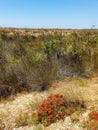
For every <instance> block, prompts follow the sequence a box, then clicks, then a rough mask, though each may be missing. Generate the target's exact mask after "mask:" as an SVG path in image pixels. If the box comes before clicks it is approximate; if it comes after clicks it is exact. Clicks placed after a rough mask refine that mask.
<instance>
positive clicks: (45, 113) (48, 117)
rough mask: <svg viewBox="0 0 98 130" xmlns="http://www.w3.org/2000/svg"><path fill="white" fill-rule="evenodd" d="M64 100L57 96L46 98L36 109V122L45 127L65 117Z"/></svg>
mask: <svg viewBox="0 0 98 130" xmlns="http://www.w3.org/2000/svg"><path fill="white" fill-rule="evenodd" d="M65 103H66V99H65V98H64V97H63V96H62V95H59V94H52V95H50V96H48V98H47V99H46V100H44V101H43V102H42V103H41V104H40V105H39V106H38V108H37V116H38V120H39V121H40V122H42V123H43V124H45V125H48V124H50V123H51V122H55V121H56V120H58V119H61V118H63V117H64V116H65V115H66V111H65Z"/></svg>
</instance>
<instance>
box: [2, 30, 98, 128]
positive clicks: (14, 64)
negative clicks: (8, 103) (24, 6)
mask: <svg viewBox="0 0 98 130" xmlns="http://www.w3.org/2000/svg"><path fill="white" fill-rule="evenodd" d="M97 72H98V30H94V29H91V30H33V31H32V30H28V29H27V30H26V29H23V30H17V29H16V30H15V29H0V99H1V101H2V99H7V98H8V97H13V95H16V94H17V93H21V92H27V93H30V92H34V93H39V94H40V93H42V92H46V93H47V96H46V97H45V98H44V99H43V101H42V100H39V101H38V102H36V103H35V104H34V102H31V103H30V104H29V107H30V108H31V110H30V111H27V112H25V111H22V113H20V114H19V115H17V117H16V118H15V124H16V126H18V127H19V126H32V125H33V126H34V129H35V130H36V129H43V127H45V128H46V127H48V126H50V125H51V124H52V123H56V122H58V121H59V120H64V119H65V118H66V117H68V116H69V117H70V119H71V121H72V123H76V122H79V120H80V119H79V116H80V115H82V113H83V112H84V110H86V103H85V101H84V100H83V97H82V96H83V95H82V94H81V91H82V90H83V89H85V91H87V88H88V89H89V86H90V85H88V83H87V82H86V80H85V79H87V78H88V79H92V78H93V75H94V74H96V75H98V74H97ZM67 78H69V80H68V82H71V81H70V79H74V81H75V82H74V86H75V87H74V88H73V84H72V85H70V87H68V88H67V87H66V84H65V86H63V88H64V87H65V89H63V88H60V89H61V91H63V92H59V88H58V92H56V90H55V91H54V93H53V92H52V89H55V88H56V87H53V84H55V83H57V82H58V81H63V80H67ZM72 83H73V82H72ZM75 83H76V84H75ZM77 84H78V86H79V87H77ZM64 90H66V91H64ZM82 93H83V92H82ZM84 94H85V93H84ZM91 94H92V92H91ZM81 95H82V96H81ZM96 101H97V100H96ZM20 104H21V102H20ZM28 110H29V109H28ZM79 114H80V115H79ZM0 124H2V120H1V118H0ZM84 124H85V125H84V126H83V128H85V127H86V128H87V129H88V130H90V129H91V130H97V129H98V112H97V111H92V112H91V113H89V115H88V120H87V121H85V123H84Z"/></svg>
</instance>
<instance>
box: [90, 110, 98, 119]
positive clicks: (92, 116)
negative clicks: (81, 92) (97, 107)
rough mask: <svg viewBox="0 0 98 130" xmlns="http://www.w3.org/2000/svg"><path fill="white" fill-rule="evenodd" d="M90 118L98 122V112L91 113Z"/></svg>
mask: <svg viewBox="0 0 98 130" xmlns="http://www.w3.org/2000/svg"><path fill="white" fill-rule="evenodd" d="M89 117H90V118H91V119H94V120H98V112H97V111H92V112H90V113H89Z"/></svg>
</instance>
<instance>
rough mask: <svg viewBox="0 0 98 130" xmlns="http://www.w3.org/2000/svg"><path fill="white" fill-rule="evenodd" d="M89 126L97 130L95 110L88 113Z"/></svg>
mask: <svg viewBox="0 0 98 130" xmlns="http://www.w3.org/2000/svg"><path fill="white" fill-rule="evenodd" d="M88 116H89V118H90V122H89V128H90V129H91V130H97V129H98V112H97V111H92V112H90V113H89V115H88Z"/></svg>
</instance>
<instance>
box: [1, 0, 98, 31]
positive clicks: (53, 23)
mask: <svg viewBox="0 0 98 130" xmlns="http://www.w3.org/2000/svg"><path fill="white" fill-rule="evenodd" d="M0 27H18V28H73V29H75V28H76V29H80V28H98V0H0Z"/></svg>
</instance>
